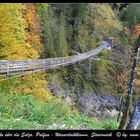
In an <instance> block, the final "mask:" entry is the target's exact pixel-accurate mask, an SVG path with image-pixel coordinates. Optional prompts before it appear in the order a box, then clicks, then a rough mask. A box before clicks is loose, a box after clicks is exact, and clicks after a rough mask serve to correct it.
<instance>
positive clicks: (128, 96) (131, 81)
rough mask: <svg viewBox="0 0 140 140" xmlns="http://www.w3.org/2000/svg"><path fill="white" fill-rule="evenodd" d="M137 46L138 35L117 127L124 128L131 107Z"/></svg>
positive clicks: (138, 41)
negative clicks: (122, 108)
mask: <svg viewBox="0 0 140 140" xmlns="http://www.w3.org/2000/svg"><path fill="white" fill-rule="evenodd" d="M139 47H140V36H139V38H138V40H137V42H136V47H135V51H134V57H133V65H132V70H131V74H130V81H129V84H128V95H127V99H126V105H125V109H124V111H123V116H122V119H121V122H120V125H119V128H118V129H125V128H126V125H127V122H128V119H129V110H130V107H131V98H132V91H133V85H134V74H135V71H136V65H137V60H138V55H139Z"/></svg>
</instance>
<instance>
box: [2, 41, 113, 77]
mask: <svg viewBox="0 0 140 140" xmlns="http://www.w3.org/2000/svg"><path fill="white" fill-rule="evenodd" d="M105 49H111V44H110V42H109V41H103V42H102V43H101V45H100V46H99V47H98V48H96V49H94V50H91V51H88V52H85V53H78V54H77V55H73V56H67V57H58V58H47V59H36V60H0V75H2V74H6V75H11V74H15V73H21V74H22V73H25V72H29V71H30V72H37V71H41V70H47V69H56V68H59V67H62V66H67V65H71V64H74V63H77V62H80V61H83V60H85V59H88V58H90V57H93V56H95V55H97V54H99V53H100V52H102V51H103V50H105Z"/></svg>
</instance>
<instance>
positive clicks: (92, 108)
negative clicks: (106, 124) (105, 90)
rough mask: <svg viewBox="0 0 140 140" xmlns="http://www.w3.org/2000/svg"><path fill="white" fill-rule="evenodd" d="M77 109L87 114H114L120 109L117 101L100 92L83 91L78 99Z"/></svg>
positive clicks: (93, 115) (94, 115)
mask: <svg viewBox="0 0 140 140" xmlns="http://www.w3.org/2000/svg"><path fill="white" fill-rule="evenodd" d="M78 107H79V109H80V110H81V111H82V112H84V113H85V114H87V115H88V116H92V117H96V116H98V115H99V116H100V115H107V116H116V115H117V114H118V113H119V111H120V103H119V101H118V100H117V99H116V98H115V97H113V96H109V95H105V94H101V93H84V94H82V95H81V96H80V97H79V99H78Z"/></svg>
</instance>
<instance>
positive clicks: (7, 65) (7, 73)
mask: <svg viewBox="0 0 140 140" xmlns="http://www.w3.org/2000/svg"><path fill="white" fill-rule="evenodd" d="M9 69H10V68H9V61H8V62H7V75H9Z"/></svg>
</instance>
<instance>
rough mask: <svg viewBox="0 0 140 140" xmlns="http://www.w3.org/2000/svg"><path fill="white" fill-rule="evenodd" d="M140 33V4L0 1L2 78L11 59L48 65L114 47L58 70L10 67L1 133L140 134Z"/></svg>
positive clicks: (0, 107)
mask: <svg viewBox="0 0 140 140" xmlns="http://www.w3.org/2000/svg"><path fill="white" fill-rule="evenodd" d="M139 35H140V4H138V3H137V4H133V3H131V4H130V3H61V4H59V3H1V4H0V72H1V71H2V69H3V65H2V64H3V62H4V61H5V60H24V61H26V60H44V61H45V60H46V59H54V58H63V57H69V56H75V55H78V54H83V53H85V52H89V51H91V50H94V49H97V48H98V47H99V46H100V45H101V42H102V41H108V40H109V39H111V42H112V43H111V49H105V50H103V51H102V52H100V53H98V54H96V55H94V56H92V57H90V58H87V59H84V60H83V61H79V62H77V63H74V64H71V65H67V66H65V65H64V66H62V67H59V68H56V69H55V68H54V69H50V70H47V69H44V70H41V71H31V72H28V71H27V72H24V71H23V70H22V73H21V72H17V73H10V71H8V69H7V67H6V70H7V71H6V74H0V129H8V130H13V129H33V130H38V129H45V130H49V129H50V130H52V129H55V130H56V129H57V130H59V129H60V130H61V129H62V130H63V129H66V130H75V129H79V130H90V129H93V130H94V129H103V130H110V129H140V125H139V123H140V118H138V120H137V124H133V118H134V115H135V113H138V114H139V115H140V112H134V110H135V108H136V107H137V106H136V103H137V102H140V99H139V92H140V63H139V62H138V61H139V58H138V51H139V44H140V37H139ZM5 62H6V61H5ZM13 67H14V66H13ZM8 68H9V67H8ZM138 99H139V101H138ZM137 104H138V103H137ZM138 107H139V106H138ZM139 110H140V109H139ZM131 123H132V124H131ZM131 125H134V126H133V127H132V126H131Z"/></svg>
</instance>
